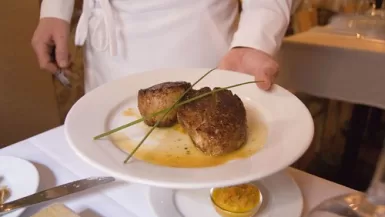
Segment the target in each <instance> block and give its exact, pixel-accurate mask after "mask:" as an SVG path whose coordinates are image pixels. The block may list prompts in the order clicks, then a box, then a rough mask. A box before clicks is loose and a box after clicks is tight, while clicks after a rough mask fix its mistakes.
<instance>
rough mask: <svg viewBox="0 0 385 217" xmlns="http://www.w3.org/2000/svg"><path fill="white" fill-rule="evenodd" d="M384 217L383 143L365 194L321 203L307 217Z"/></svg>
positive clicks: (384, 159)
mask: <svg viewBox="0 0 385 217" xmlns="http://www.w3.org/2000/svg"><path fill="white" fill-rule="evenodd" d="M340 216H348V217H385V141H384V145H383V148H382V151H381V153H380V156H379V160H378V162H377V166H376V171H375V173H374V176H373V178H372V182H371V184H370V186H369V188H368V189H367V191H366V192H364V193H362V192H356V193H351V194H345V195H341V196H337V197H333V198H330V199H327V200H325V201H322V202H321V203H320V204H319V205H317V206H316V207H315V208H314V209H312V210H311V211H310V213H309V214H308V215H307V217H340Z"/></svg>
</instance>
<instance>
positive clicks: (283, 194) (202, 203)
mask: <svg viewBox="0 0 385 217" xmlns="http://www.w3.org/2000/svg"><path fill="white" fill-rule="evenodd" d="M255 183H256V184H258V185H259V187H260V188H261V191H262V195H263V204H262V206H261V209H260V211H259V212H258V214H257V216H258V217H267V216H269V217H273V216H290V217H300V216H301V214H302V208H303V198H302V194H301V190H300V189H299V187H298V185H297V184H296V183H295V181H294V180H293V179H292V178H291V177H290V176H289V175H288V173H287V172H286V171H283V172H279V173H277V174H274V175H272V176H269V177H267V178H264V179H262V180H260V181H256V182H255ZM209 191H210V189H200V190H198V189H197V190H171V189H166V188H151V189H150V192H149V200H150V205H151V207H152V209H153V211H154V213H155V215H156V216H157V217H171V216H172V217H196V216H199V217H219V215H218V214H217V213H216V212H215V209H214V207H213V206H212V205H211V202H210V195H209V193H210V192H209Z"/></svg>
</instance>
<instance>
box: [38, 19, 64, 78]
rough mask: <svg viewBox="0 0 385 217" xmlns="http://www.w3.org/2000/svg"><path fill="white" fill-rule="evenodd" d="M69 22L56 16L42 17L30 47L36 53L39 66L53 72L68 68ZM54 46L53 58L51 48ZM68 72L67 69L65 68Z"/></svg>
mask: <svg viewBox="0 0 385 217" xmlns="http://www.w3.org/2000/svg"><path fill="white" fill-rule="evenodd" d="M69 34H70V24H69V23H68V22H66V21H65V20H61V19H58V18H42V19H40V21H39V24H38V26H37V28H36V30H35V32H34V34H33V37H32V41H31V44H32V47H33V49H34V51H35V53H36V56H37V60H38V62H39V65H40V68H41V69H44V70H46V71H48V72H51V73H55V72H56V71H57V70H58V68H62V69H68V68H69V66H70V54H69V51H68V47H69V44H68V40H69ZM53 48H55V60H56V62H54V61H53V60H52V55H51V53H52V50H53ZM65 71H66V72H67V73H68V70H65Z"/></svg>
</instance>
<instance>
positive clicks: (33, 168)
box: [0, 155, 40, 217]
mask: <svg viewBox="0 0 385 217" xmlns="http://www.w3.org/2000/svg"><path fill="white" fill-rule="evenodd" d="M1 158H5V159H7V158H8V159H13V160H16V161H19V162H22V163H23V164H25V165H28V166H29V169H30V171H33V173H35V174H36V186H34V187H33V190H32V191H31V193H30V194H28V195H31V194H34V193H36V192H37V191H38V190H39V186H40V174H39V170H38V169H37V168H36V166H35V165H34V164H33V163H32V162H30V161H29V160H26V159H23V158H20V157H15V156H11V155H0V160H1ZM22 171H23V170H22ZM22 171H21V172H22ZM31 188H32V187H31ZM28 195H25V196H28ZM20 198H22V197H20ZM20 198H17V199H20ZM17 199H16V200H17ZM26 209H27V207H25V208H19V209H16V210H15V211H12V212H10V213H8V214H4V217H12V216H15V217H16V216H20V215H22V214H23V213H24V212H25V210H26ZM12 214H13V215H12Z"/></svg>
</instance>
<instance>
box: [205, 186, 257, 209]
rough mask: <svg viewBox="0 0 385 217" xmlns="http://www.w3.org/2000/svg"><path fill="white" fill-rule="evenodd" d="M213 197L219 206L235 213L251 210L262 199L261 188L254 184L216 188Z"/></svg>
mask: <svg viewBox="0 0 385 217" xmlns="http://www.w3.org/2000/svg"><path fill="white" fill-rule="evenodd" d="M211 197H212V200H213V202H214V203H215V204H216V205H217V206H219V207H220V208H222V209H223V210H226V211H229V212H234V213H242V212H249V211H251V210H252V209H254V208H255V207H256V206H257V205H259V203H260V201H261V198H260V191H259V189H258V188H257V187H256V186H255V185H252V184H243V185H237V186H230V187H223V188H215V189H214V190H213V192H212V196H211Z"/></svg>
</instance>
